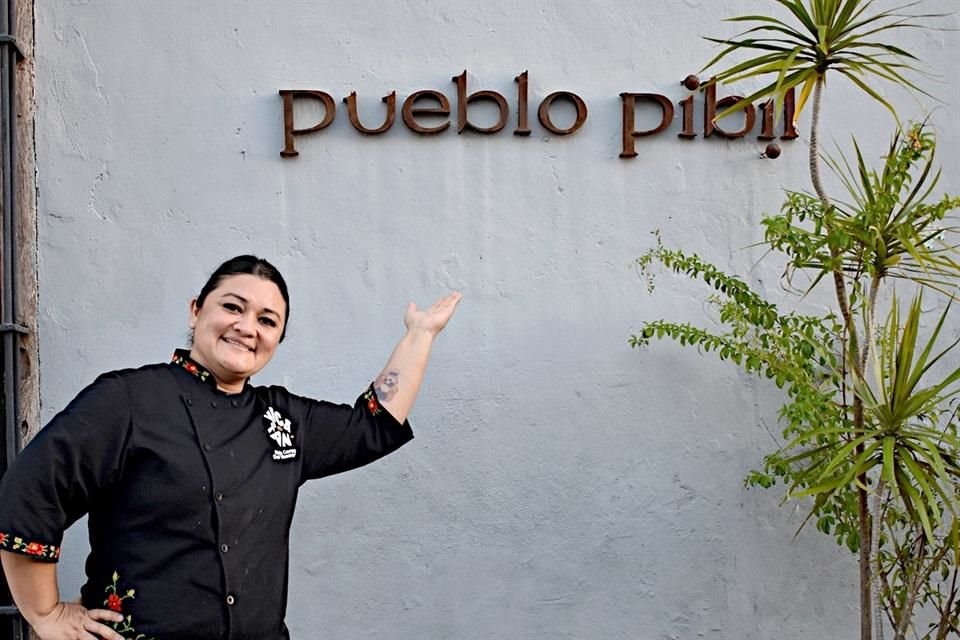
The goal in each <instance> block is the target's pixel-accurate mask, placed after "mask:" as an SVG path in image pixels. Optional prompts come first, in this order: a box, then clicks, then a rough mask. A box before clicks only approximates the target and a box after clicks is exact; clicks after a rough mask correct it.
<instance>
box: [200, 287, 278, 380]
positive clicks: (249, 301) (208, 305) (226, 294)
mask: <svg viewBox="0 0 960 640" xmlns="http://www.w3.org/2000/svg"><path fill="white" fill-rule="evenodd" d="M285 312H286V303H285V302H284V301H283V296H282V295H281V294H280V289H279V288H277V285H275V284H274V283H272V282H270V281H269V280H265V279H263V278H260V277H258V276H254V275H249V274H239V275H235V276H228V277H226V278H224V279H223V280H221V281H220V284H219V285H217V288H216V289H214V290H213V291H211V292H210V293H209V294H208V295H207V298H206V300H204V302H203V306H202V307H198V306H197V299H196V298H194V299H193V300H192V301H191V302H190V321H189V324H190V328H191V329H193V348H192V349H191V350H190V357H191V358H193V359H194V360H196V361H197V362H198V363H200V364H202V365H203V366H205V367H206V368H207V369H209V370H210V372H211V373H212V374H213V375H214V377H215V378H216V379H217V383H218V384H219V386H220V387H221V388H222V389H224V390H225V391H240V390H242V389H243V383H244V381H245V380H246V379H247V378H249V377H250V376H252V375H253V374H255V373H256V372H258V371H260V369H263V368H264V367H265V366H266V365H267V363H268V362H270V358H272V357H273V352H274V351H276V349H277V344H279V343H280V336H281V335H283V322H284V313H285Z"/></svg>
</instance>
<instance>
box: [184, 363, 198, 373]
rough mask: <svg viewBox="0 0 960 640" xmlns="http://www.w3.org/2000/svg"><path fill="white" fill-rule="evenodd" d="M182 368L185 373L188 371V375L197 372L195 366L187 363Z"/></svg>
mask: <svg viewBox="0 0 960 640" xmlns="http://www.w3.org/2000/svg"><path fill="white" fill-rule="evenodd" d="M183 366H184V368H185V369H186V370H187V371H189V372H190V373H196V372H197V365H195V364H193V363H192V362H188V363H186V364H185V365H183Z"/></svg>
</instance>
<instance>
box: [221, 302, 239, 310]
mask: <svg viewBox="0 0 960 640" xmlns="http://www.w3.org/2000/svg"><path fill="white" fill-rule="evenodd" d="M223 308H224V309H226V310H227V311H232V312H234V313H239V312H240V307H239V306H238V305H235V304H233V303H232V302H225V303H224V304H223Z"/></svg>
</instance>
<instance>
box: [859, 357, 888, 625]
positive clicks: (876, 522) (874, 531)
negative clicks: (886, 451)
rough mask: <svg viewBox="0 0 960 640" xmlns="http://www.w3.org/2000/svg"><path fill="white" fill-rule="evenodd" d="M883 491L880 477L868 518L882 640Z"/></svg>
mask: <svg viewBox="0 0 960 640" xmlns="http://www.w3.org/2000/svg"><path fill="white" fill-rule="evenodd" d="M868 344H869V343H868ZM864 350H866V347H864ZM885 493H886V487H885V486H884V484H883V478H880V479H879V480H878V481H877V487H876V489H875V490H874V492H873V514H872V516H873V517H872V518H871V519H870V527H871V535H870V561H871V566H872V567H873V571H874V573H873V581H872V584H871V594H872V596H873V622H874V623H876V629H877V640H883V600H882V599H881V598H880V528H881V523H880V519H881V512H882V510H883V496H884V494H885Z"/></svg>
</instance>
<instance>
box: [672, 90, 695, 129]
mask: <svg viewBox="0 0 960 640" xmlns="http://www.w3.org/2000/svg"><path fill="white" fill-rule="evenodd" d="M693 97H694V96H693V94H692V93H691V94H690V95H689V96H687V97H686V98H684V99H683V100H681V101H680V102H678V103H677V104H679V105H680V108H681V109H682V110H683V129H681V130H680V133H678V134H677V136H678V137H680V138H696V137H697V132H696V131H694V130H693Z"/></svg>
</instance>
